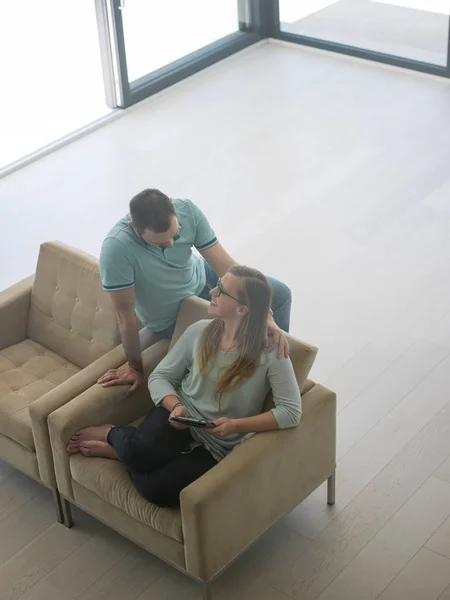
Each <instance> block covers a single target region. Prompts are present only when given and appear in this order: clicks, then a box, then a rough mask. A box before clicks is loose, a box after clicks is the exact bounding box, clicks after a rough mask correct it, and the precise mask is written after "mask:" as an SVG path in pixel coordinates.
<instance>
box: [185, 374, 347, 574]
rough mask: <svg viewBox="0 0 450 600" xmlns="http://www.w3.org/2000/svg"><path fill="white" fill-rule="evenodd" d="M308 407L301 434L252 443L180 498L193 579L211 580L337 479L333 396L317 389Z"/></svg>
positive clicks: (275, 434) (262, 437) (270, 435)
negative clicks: (323, 485)
mask: <svg viewBox="0 0 450 600" xmlns="http://www.w3.org/2000/svg"><path fill="white" fill-rule="evenodd" d="M304 404H306V405H307V406H308V410H307V411H305V413H304V414H303V417H302V420H301V422H300V425H298V427H295V428H293V429H285V430H279V431H270V432H265V433H260V434H256V435H254V436H252V437H251V438H250V439H249V440H247V441H246V442H244V443H243V444H242V445H241V446H238V447H236V448H235V449H234V450H233V451H232V452H231V453H230V454H229V455H228V456H227V457H226V458H225V459H223V460H222V461H221V462H220V463H219V464H218V465H216V466H215V467H214V468H213V469H211V470H210V471H208V472H207V473H206V474H205V475H203V476H202V477H201V478H200V479H198V480H197V481H195V482H194V483H192V484H191V485H190V486H188V487H187V488H185V489H184V490H183V491H182V492H181V496H180V501H181V513H182V523H183V532H184V544H185V558H186V568H187V571H188V572H189V573H190V574H191V575H193V576H194V577H198V578H200V579H201V580H204V581H210V580H211V579H212V578H214V577H215V576H216V575H217V574H218V573H219V572H220V571H221V570H222V569H223V568H225V567H226V566H227V565H228V564H229V563H230V562H231V561H232V560H233V559H235V558H236V557H237V556H239V554H241V553H242V552H243V551H244V550H245V549H246V548H248V547H249V546H250V544H251V543H252V542H254V541H255V540H256V539H258V538H259V537H260V536H261V535H262V534H263V533H264V532H265V531H266V530H267V529H268V528H269V527H270V526H271V525H273V524H274V523H275V522H276V521H278V520H279V519H280V518H281V517H283V516H284V515H286V514H287V513H288V512H289V511H291V510H292V509H293V508H294V507H295V506H297V505H298V504H299V503H300V502H301V501H302V500H303V499H304V498H305V497H306V496H308V495H309V494H310V493H311V492H313V491H314V490H315V489H316V488H317V487H318V486H319V485H320V484H321V483H323V482H324V481H325V480H326V479H327V478H328V477H329V476H330V475H331V474H332V472H333V470H334V468H335V463H336V395H335V394H334V393H333V392H331V391H330V390H327V389H326V388H324V387H322V386H321V385H314V387H313V388H312V389H311V390H310V391H309V392H307V393H306V394H305V396H304ZM324 502H325V498H324Z"/></svg>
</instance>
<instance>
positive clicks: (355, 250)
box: [0, 44, 450, 600]
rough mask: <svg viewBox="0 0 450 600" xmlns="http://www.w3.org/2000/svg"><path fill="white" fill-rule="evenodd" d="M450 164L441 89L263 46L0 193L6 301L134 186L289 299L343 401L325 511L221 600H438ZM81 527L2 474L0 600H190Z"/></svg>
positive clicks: (159, 574)
mask: <svg viewBox="0 0 450 600" xmlns="http://www.w3.org/2000/svg"><path fill="white" fill-rule="evenodd" d="M449 150H450V88H449V84H448V82H447V81H446V80H444V79H435V78H432V77H427V76H423V75H419V74H414V73H411V72H405V71H401V70H395V69H391V68H387V67H382V66H380V65H374V64H371V63H369V62H364V61H356V60H352V59H348V58H345V57H340V56H336V55H328V54H325V53H320V52H316V51H312V50H306V49H304V48H300V47H286V46H282V45H275V44H267V45H262V46H260V47H258V48H254V49H252V50H251V51H249V52H247V53H244V54H241V55H240V56H238V57H234V58H232V59H230V60H228V61H225V62H224V63H222V64H221V65H219V66H216V67H214V68H212V69H210V70H208V71H206V72H203V73H201V74H199V75H197V76H195V77H193V78H191V79H190V80H188V81H186V82H184V83H182V84H180V85H178V86H176V87H175V88H173V89H171V90H169V91H168V92H166V93H163V94H162V95H160V96H159V97H157V98H154V99H151V100H150V101H148V102H145V103H143V104H141V105H140V106H139V107H138V108H137V109H136V110H133V111H130V112H129V113H128V114H127V115H126V116H125V117H123V118H121V119H120V120H118V121H116V122H114V123H112V124H110V125H108V126H107V127H105V128H103V129H101V130H98V131H97V132H95V133H94V134H92V135H90V136H88V137H86V138H84V139H82V140H79V141H78V142H76V143H74V144H72V145H71V146H69V147H67V148H65V149H63V150H61V151H59V152H57V153H55V154H53V155H51V156H48V157H46V158H45V159H43V160H41V161H39V162H38V163H35V164H33V165H30V166H29V167H27V168H26V169H24V170H22V171H20V172H17V173H15V174H13V175H11V176H9V177H7V178H5V179H4V180H2V181H0V197H1V207H2V219H1V224H0V228H1V235H0V256H2V269H1V273H0V278H1V281H0V287H5V286H7V285H9V284H10V283H12V282H13V281H16V280H18V279H19V278H21V277H23V276H25V275H27V274H28V273H30V272H32V270H33V268H34V261H35V257H36V255H37V251H38V244H39V243H40V242H41V241H44V240H47V239H54V238H59V239H62V240H65V241H67V242H68V243H71V244H73V245H75V246H78V247H81V248H83V249H85V250H87V251H89V252H92V253H94V254H98V251H99V247H100V243H101V240H102V236H103V235H104V233H105V231H106V230H107V229H108V227H109V226H110V225H111V224H112V223H113V222H114V220H115V219H116V218H118V217H119V216H121V215H122V214H123V213H125V212H126V205H127V201H128V199H129V198H130V197H131V195H132V194H134V193H135V192H137V191H139V190H140V189H141V188H143V187H146V186H158V187H160V188H161V189H163V190H164V191H166V192H167V193H169V194H171V195H172V196H175V197H176V196H181V197H190V198H192V199H193V200H194V201H196V202H197V203H198V204H199V205H200V206H201V207H202V208H203V209H204V210H205V212H206V213H207V214H208V216H209V218H210V220H211V221H212V223H213V224H214V225H215V227H216V230H217V233H218V235H219V237H220V239H221V241H222V242H223V244H224V245H225V247H226V248H227V249H228V250H229V251H230V252H231V254H233V255H234V256H235V258H236V259H238V260H239V261H241V262H244V263H249V264H252V265H254V266H257V267H259V268H261V269H262V270H264V271H265V272H267V273H268V274H273V275H276V276H278V277H279V278H280V279H282V280H284V281H286V282H288V283H289V284H290V286H291V288H292V290H293V293H294V297H295V304H294V308H293V320H292V331H293V333H294V334H295V335H297V336H299V337H301V338H303V339H306V340H308V341H310V342H312V343H314V344H316V345H318V346H319V348H320V352H319V355H318V358H317V362H316V365H315V366H314V368H313V373H312V375H313V376H314V378H315V379H316V380H318V381H320V382H321V383H324V384H325V385H327V386H329V387H331V388H332V389H335V390H336V391H337V393H338V410H339V415H338V428H339V429H338V455H339V464H338V479H337V490H336V493H337V501H336V505H335V506H334V507H331V508H330V507H328V506H327V505H326V492H325V489H324V488H322V489H319V490H317V492H316V493H314V494H312V495H311V496H310V497H309V498H308V499H306V500H305V501H304V502H303V503H302V504H301V505H300V506H299V507H298V508H297V509H296V510H294V511H293V512H292V513H291V514H290V515H289V516H288V517H287V518H285V519H284V520H283V521H282V522H281V523H280V524H278V525H277V526H276V527H275V528H273V530H272V531H270V532H269V533H268V534H267V535H266V536H265V537H264V538H263V539H262V540H261V541H260V542H259V543H258V544H257V545H255V546H254V547H253V548H252V549H251V550H250V551H249V552H248V553H247V554H246V555H245V556H244V557H243V558H242V559H241V560H240V561H239V562H237V563H236V564H235V565H234V566H233V567H232V568H231V569H230V570H229V571H228V572H227V573H226V574H225V575H224V576H222V577H221V578H220V579H219V580H218V581H217V582H216V583H215V584H214V590H215V599H217V600H243V599H246V600H247V599H248V600H256V599H257V600H288V599H289V598H292V599H296V600H309V599H313V598H319V599H320V600H370V599H375V598H380V599H381V600H403V599H405V600H438V599H440V600H450V300H449V299H450V234H449V232H450V169H449ZM6 256H9V257H10V258H8V259H7V260H4V258H5V257H6ZM294 476H295V474H294ZM75 519H76V523H77V525H76V527H74V528H73V529H72V530H67V529H65V528H64V527H62V526H60V525H59V524H56V523H55V521H54V515H53V510H52V505H51V498H50V495H49V493H48V492H47V491H46V490H44V489H42V488H41V487H40V486H39V485H38V484H36V483H34V482H32V481H31V480H29V479H28V478H26V477H25V476H23V475H22V474H21V473H17V472H14V471H13V470H12V469H11V468H9V467H8V466H6V465H4V464H0V599H1V600H13V599H14V600H15V599H18V598H20V599H21V600H41V599H42V600H44V599H45V600H75V599H76V600H172V599H174V600H175V599H177V600H178V598H183V599H187V600H190V599H192V600H199V598H200V592H201V590H200V588H199V586H198V585H197V584H196V583H193V582H191V581H189V580H188V579H186V578H184V577H183V576H181V575H179V574H178V573H176V572H175V571H173V570H171V569H169V568H167V567H166V566H164V565H163V564H162V563H161V562H160V561H159V560H157V559H154V558H153V557H151V556H149V555H148V554H146V553H144V552H143V551H141V550H140V549H138V548H137V547H135V546H134V545H133V544H131V543H130V542H128V541H126V540H125V539H123V538H121V537H120V536H119V535H117V534H115V533H114V532H112V531H110V530H108V529H107V528H106V527H104V526H103V525H101V524H99V523H97V522H96V521H95V520H94V519H92V518H91V517H88V516H87V515H84V514H83V513H81V512H79V511H76V512H75Z"/></svg>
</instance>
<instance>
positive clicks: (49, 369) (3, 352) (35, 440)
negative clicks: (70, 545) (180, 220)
mask: <svg viewBox="0 0 450 600" xmlns="http://www.w3.org/2000/svg"><path fill="white" fill-rule="evenodd" d="M118 342H119V338H118V331H117V325H116V317H115V313H114V309H113V306H112V303H111V300H110V298H109V296H108V294H106V293H105V292H103V291H102V286H101V281H100V275H99V271H98V266H97V261H96V260H95V259H94V258H93V257H91V256H89V255H88V254H85V253H84V252H80V251H79V250H75V249H74V248H71V247H69V246H66V245H64V244H62V243H59V242H48V243H45V244H43V245H42V246H41V249H40V253H39V259H38V263H37V269H36V274H35V275H34V276H32V277H29V278H27V279H25V280H24V281H21V282H20V283H17V284H16V285H13V286H12V287H11V288H9V289H7V290H5V291H3V292H1V293H0V459H2V460H5V461H7V462H8V463H10V464H11V465H12V466H13V467H15V468H16V469H19V470H21V471H23V472H24V473H26V474H27V475H29V476H30V477H33V478H34V479H37V480H38V481H41V482H42V483H43V484H44V485H46V486H48V487H49V488H51V489H52V490H53V493H54V499H55V503H56V508H57V511H58V513H57V514H58V519H59V520H60V521H61V522H62V521H63V516H62V514H61V505H60V501H59V495H58V493H57V491H56V481H55V475H54V469H53V457H52V452H51V449H50V440H49V435H48V427H47V417H48V415H49V414H50V413H51V412H52V411H54V410H56V409H57V408H59V407H60V406H62V405H63V404H65V403H66V402H68V401H69V400H72V398H75V397H76V396H78V395H79V394H80V393H81V392H83V391H84V390H85V389H87V388H89V387H90V386H92V385H93V384H94V383H95V381H96V380H97V378H98V377H100V375H102V374H103V373H104V372H105V371H106V370H107V369H109V368H113V367H117V366H119V365H120V364H122V363H123V362H124V360H125V358H124V355H123V352H122V348H121V346H119V347H117V344H118Z"/></svg>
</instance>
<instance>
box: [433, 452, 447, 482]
mask: <svg viewBox="0 0 450 600" xmlns="http://www.w3.org/2000/svg"><path fill="white" fill-rule="evenodd" d="M434 474H435V475H436V477H440V478H441V479H444V480H445V481H448V482H449V483H450V456H449V457H448V458H447V459H446V460H445V461H444V462H443V463H442V464H441V465H440V466H439V467H438V468H437V469H436V471H435V473H434Z"/></svg>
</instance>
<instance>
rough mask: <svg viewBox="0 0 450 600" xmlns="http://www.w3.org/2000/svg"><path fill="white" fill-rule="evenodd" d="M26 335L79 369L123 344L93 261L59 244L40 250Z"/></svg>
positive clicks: (89, 257) (84, 254) (52, 243)
mask: <svg viewBox="0 0 450 600" xmlns="http://www.w3.org/2000/svg"><path fill="white" fill-rule="evenodd" d="M27 335H28V337H29V338H31V339H32V340H34V341H35V342H38V343H39V344H42V345H43V346H45V347H47V348H49V349H50V350H53V352H56V353H57V354H59V355H60V356H63V357H64V358H66V359H67V360H69V361H71V362H73V363H75V364H76V365H78V366H79V367H86V366H87V365H88V364H90V363H91V362H93V361H94V360H96V359H97V358H99V357H100V356H101V355H102V354H105V352H108V351H109V350H111V349H112V348H114V346H117V344H118V343H120V342H119V334H118V328H117V320H116V315H115V312H114V307H113V304H112V301H111V299H110V297H109V295H108V293H107V292H104V291H103V289H102V283H101V279H100V273H99V269H98V263H97V260H96V259H95V258H94V257H92V256H90V255H89V254H86V253H85V252H82V251H80V250H77V249H75V248H72V247H70V246H67V245H66V244H63V243H61V242H46V243H45V244H42V245H41V249H40V252H39V259H38V263H37V268H36V276H35V279H34V284H33V290H32V293H31V306H30V313H29V317H28V330H27Z"/></svg>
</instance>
